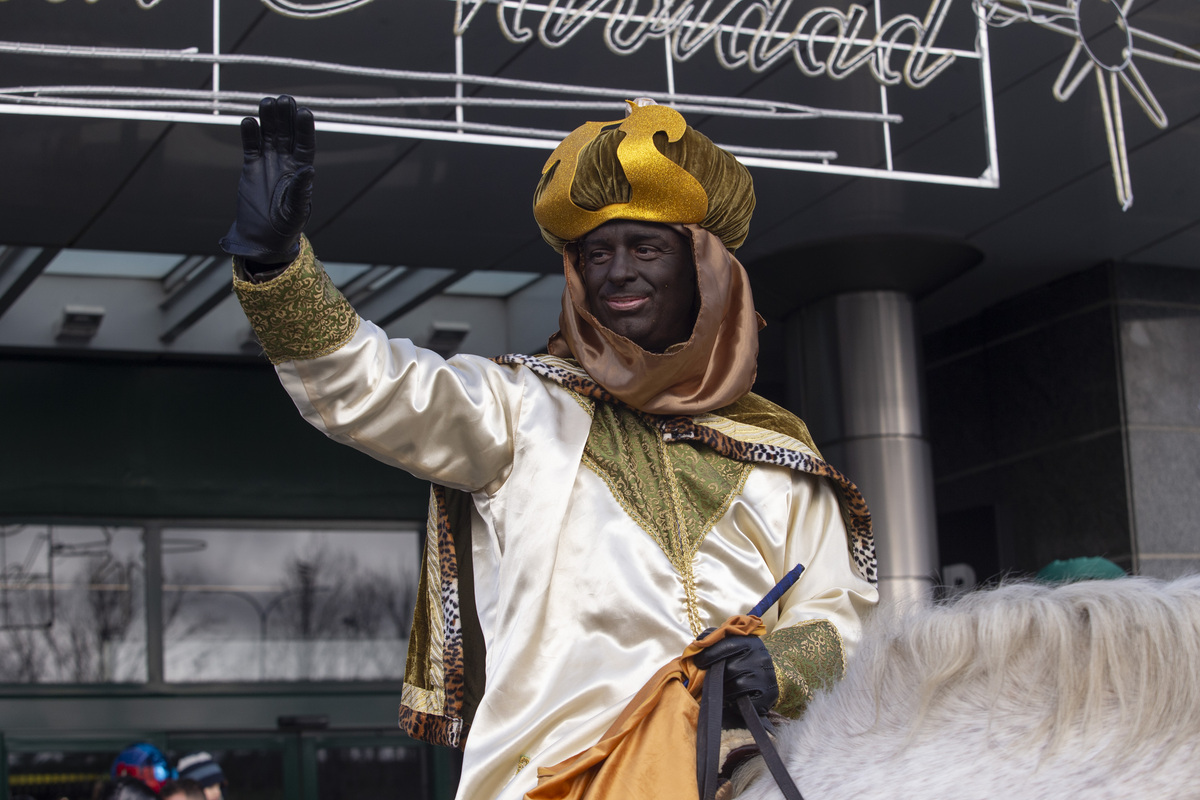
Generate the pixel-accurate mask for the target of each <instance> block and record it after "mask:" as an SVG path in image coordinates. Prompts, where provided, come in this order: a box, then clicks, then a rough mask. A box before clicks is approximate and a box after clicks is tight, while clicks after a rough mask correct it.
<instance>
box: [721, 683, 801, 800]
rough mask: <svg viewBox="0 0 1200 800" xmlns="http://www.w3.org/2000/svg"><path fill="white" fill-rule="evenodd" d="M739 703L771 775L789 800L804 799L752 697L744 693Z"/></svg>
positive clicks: (739, 708)
mask: <svg viewBox="0 0 1200 800" xmlns="http://www.w3.org/2000/svg"><path fill="white" fill-rule="evenodd" d="M737 703H738V710H739V711H741V712H742V718H743V719H744V720H745V722H746V727H747V728H749V729H750V735H751V736H753V737H754V741H755V743H757V744H758V750H759V752H760V753H761V754H762V757H763V760H765V761H766V762H767V768H768V769H770V770H771V775H772V776H773V777H774V778H775V783H776V784H778V785H779V790H780V791H781V792H783V796H784V797H785V798H787V800H804V795H802V794H800V788H799V787H798V786H796V782H795V781H794V780H792V776H791V775H789V774H788V771H787V767H785V766H784V765H783V759H782V758H780V757H779V751H778V750H776V749H775V743H774V742H772V741H771V737H770V736H769V735H768V734H767V730H766V728H764V727H763V724H762V720H761V719H759V717H758V714H757V713H755V711H754V706H752V705H751V704H750V698H749V697H746V696H744V695H743V696H742V697H739V698H738V701H737Z"/></svg>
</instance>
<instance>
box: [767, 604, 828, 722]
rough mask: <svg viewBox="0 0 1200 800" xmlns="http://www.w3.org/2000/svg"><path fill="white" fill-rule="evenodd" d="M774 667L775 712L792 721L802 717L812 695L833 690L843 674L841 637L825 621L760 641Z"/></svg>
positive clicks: (776, 634) (794, 627) (780, 632)
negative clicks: (829, 689)
mask: <svg viewBox="0 0 1200 800" xmlns="http://www.w3.org/2000/svg"><path fill="white" fill-rule="evenodd" d="M763 644H765V645H766V646H767V652H768V653H770V654H771V663H772V664H773V665H774V666H775V680H776V681H777V682H778V684H779V702H778V703H776V704H775V711H777V712H779V713H780V714H782V715H783V716H785V717H791V718H793V719H795V718H796V717H799V716H800V715H801V714H802V713H804V709H806V708H807V707H808V703H809V701H811V700H812V698H813V693H814V692H816V691H817V690H819V689H824V688H827V687H829V686H832V685H833V684H834V683H836V682H837V681H840V680H841V679H842V675H843V674H844V673H845V671H846V648H845V646H844V645H843V644H842V635H841V634H840V633H838V629H837V628H836V627H834V625H833V623H832V622H830V621H829V620H827V619H813V620H808V621H807V622H801V623H799V624H798V625H793V626H792V627H790V628H782V629H779V630H775V631H771V632H770V633H768V634H767V635H766V636H764V637H763Z"/></svg>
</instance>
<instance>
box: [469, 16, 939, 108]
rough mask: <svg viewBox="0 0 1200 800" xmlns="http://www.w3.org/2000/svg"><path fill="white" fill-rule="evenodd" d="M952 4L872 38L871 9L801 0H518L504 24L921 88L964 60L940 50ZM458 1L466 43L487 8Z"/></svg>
mask: <svg viewBox="0 0 1200 800" xmlns="http://www.w3.org/2000/svg"><path fill="white" fill-rule="evenodd" d="M951 2H952V0H933V2H932V3H931V4H930V6H929V10H928V12H927V13H926V15H925V18H924V19H918V18H917V17H916V16H914V15H912V14H899V15H897V16H895V17H892V18H891V19H888V20H886V21H884V22H883V23H882V24H881V25H880V26H879V28H878V30H877V31H876V32H875V34H874V36H869V35H868V36H864V35H863V26H864V24H865V23H866V20H867V18H868V16H869V15H870V12H869V11H868V9H867V8H865V7H864V6H861V5H859V4H858V3H854V4H852V5H851V6H850V7H849V9H848V10H846V11H842V10H840V9H837V8H832V7H829V6H820V7H818V8H812V9H809V10H807V11H805V10H804V9H802V8H800V7H799V4H798V3H796V2H794V0H728V1H727V2H726V3H725V4H724V5H719V4H718V3H716V2H714V0H704V1H703V4H702V5H701V4H700V2H699V0H685V2H684V3H683V4H682V5H679V6H678V7H672V6H671V5H670V4H669V3H666V2H663V0H651V6H650V8H649V9H647V10H645V11H640V10H639V9H638V4H639V0H583V2H582V3H579V2H576V0H565V2H564V1H560V0H550V2H549V3H548V4H545V5H539V4H536V3H531V2H530V0H516V1H515V2H508V1H506V2H501V3H499V4H498V7H497V10H496V17H497V20H498V22H499V25H500V29H501V31H502V32H503V34H504V35H505V36H506V37H507V38H508V39H509V40H510V41H512V42H514V43H523V42H527V41H529V40H530V39H531V38H532V37H533V36H534V32H535V27H536V33H537V37H538V40H539V41H541V43H542V44H544V45H546V46H547V47H562V46H563V45H564V44H566V43H567V42H569V41H571V39H573V38H574V37H575V36H576V35H578V34H579V33H580V32H581V31H582V30H584V29H585V28H586V27H588V25H589V24H591V23H592V22H593V21H594V20H597V19H602V20H604V21H605V24H604V43H605V44H606V45H607V46H608V48H609V49H610V50H611V51H613V52H614V53H617V54H619V55H628V54H629V53H633V52H634V51H636V50H638V49H639V48H641V47H642V46H643V45H644V44H646V43H647V42H648V41H651V40H666V41H667V42H668V45H669V47H670V53H671V55H672V57H673V58H674V59H675V60H677V61H686V60H688V59H690V58H691V57H692V56H694V55H695V54H696V53H697V52H698V51H699V50H700V49H701V48H702V47H704V46H706V45H708V44H710V43H711V44H712V45H713V47H714V50H715V51H716V56H717V59H718V61H719V62H720V63H721V66H723V67H725V68H726V69H737V68H739V67H742V66H747V67H748V68H749V69H750V70H752V71H754V72H761V71H764V70H766V69H769V68H770V67H772V66H773V65H774V64H775V63H777V62H778V61H779V60H780V59H784V58H787V57H789V56H790V57H791V58H792V59H793V60H794V61H795V63H796V66H797V67H798V68H799V69H800V71H801V72H803V73H804V74H805V75H808V76H810V77H818V76H821V75H827V76H829V77H830V78H835V79H841V78H845V77H846V76H847V75H850V74H851V73H853V72H855V71H856V70H858V69H859V68H861V67H863V66H864V65H865V66H867V67H868V68H869V69H870V71H871V73H872V74H873V75H874V77H875V79H876V80H877V81H879V82H880V83H882V84H885V85H888V86H892V85H895V84H898V83H899V82H900V81H901V80H904V82H905V83H906V84H908V85H909V86H911V87H912V88H914V89H919V88H921V87H923V86H926V85H928V84H929V82H930V81H932V80H933V79H934V78H936V77H937V76H938V75H939V74H940V73H941V72H942V71H943V70H945V69H946V68H947V67H949V66H950V65H951V64H952V63H954V60H955V54H954V53H953V52H952V51H949V50H946V49H945V48H942V49H941V51H940V52H938V50H937V48H935V44H934V43H935V40H936V39H937V36H938V33H939V32H940V31H941V28H942V23H943V21H944V20H945V18H946V12H947V11H948V10H949V9H950V5H951ZM457 4H458V13H457V19H458V20H459V22H458V23H457V24H456V26H455V31H454V32H455V35H456V36H461V35H462V34H463V33H464V32H466V30H467V28H468V27H469V26H470V24H471V21H472V20H473V18H474V17H475V15H476V14H478V13H479V10H480V8H481V7H482V5H483V3H482V2H481V0H457ZM531 18H532V19H531ZM896 51H907V56H906V57H905V60H904V64H903V67H901V68H899V69H898V68H897V67H896V66H894V62H893V58H894V57H895V54H896ZM935 53H937V54H936V55H934V54H935Z"/></svg>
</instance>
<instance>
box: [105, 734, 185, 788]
mask: <svg viewBox="0 0 1200 800" xmlns="http://www.w3.org/2000/svg"><path fill="white" fill-rule="evenodd" d="M111 773H112V777H113V778H120V777H121V776H122V775H129V776H132V777H134V778H137V779H138V780H140V781H142V782H143V783H145V784H146V785H147V786H149V787H150V788H151V789H153V790H154V791H156V792H157V791H158V790H159V789H161V788H162V785H163V784H164V783H165V782H167V781H168V780H170V779H171V778H174V777H175V770H173V769H171V767H170V766H169V765H168V764H167V757H166V756H164V755H163V754H162V751H161V750H159V749H158V748H157V747H155V746H154V745H152V744H148V743H146V742H138V743H137V744H131V745H130V746H129V747H126V748H125V749H124V750H122V751H121V752H120V753H119V754H118V755H117V758H116V760H115V761H113V764H112V770H111Z"/></svg>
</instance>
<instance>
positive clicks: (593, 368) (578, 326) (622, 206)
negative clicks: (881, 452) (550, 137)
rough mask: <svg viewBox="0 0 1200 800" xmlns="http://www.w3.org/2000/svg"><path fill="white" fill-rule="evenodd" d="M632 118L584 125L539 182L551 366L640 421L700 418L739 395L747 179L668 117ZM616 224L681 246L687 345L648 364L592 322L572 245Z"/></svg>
mask: <svg viewBox="0 0 1200 800" xmlns="http://www.w3.org/2000/svg"><path fill="white" fill-rule="evenodd" d="M630 105H631V106H633V108H632V111H631V113H630V115H629V117H628V118H626V119H625V121H624V122H589V123H586V124H585V125H583V126H581V127H580V128H577V129H576V130H575V131H574V132H573V133H571V135H569V136H568V137H567V138H566V139H564V140H563V142H562V143H561V144H560V145H559V146H558V148H557V149H556V150H555V151H554V153H553V154H552V155H551V156H550V159H549V160H548V161H547V162H546V166H545V168H544V169H543V171H542V180H541V182H540V183H539V184H538V188H537V192H536V193H535V194H534V206H533V209H534V211H533V213H534V217H535V218H536V219H537V222H538V225H539V226H541V229H542V237H543V238H544V239H545V240H546V241H547V242H549V243H550V245H551V246H552V247H554V249H556V250H558V251H559V252H560V253H562V254H563V273H564V275H565V276H566V279H567V286H566V288H565V290H564V291H563V298H562V313H561V314H560V315H559V319H558V324H559V332H558V333H556V334H554V335H553V336H552V337H550V342H549V343H548V345H547V349H548V350H549V352H550V353H551V354H552V355H556V356H560V357H563V358H570V357H573V358H575V359H576V360H577V361H578V362H579V363H580V365H581V366H582V367H583V368H584V369H585V370H587V372H588V374H589V375H591V376H592V378H593V379H595V380H596V382H597V383H599V384H600V385H601V386H603V387H604V388H605V389H607V390H608V391H609V392H611V393H612V394H613V396H614V397H616V398H617V399H619V400H621V401H622V402H624V403H626V404H627V405H630V406H632V407H633V408H636V409H639V410H641V411H646V412H649V413H651V414H700V413H704V412H707V411H712V410H714V409H717V408H721V407H723V406H726V405H729V404H730V403H733V402H735V401H736V400H738V399H739V398H741V397H742V396H743V395H744V394H746V393H747V392H749V391H750V388H751V386H753V385H754V377H755V374H756V372H757V369H758V329H759V328H760V327H761V326H762V318H761V317H759V316H758V314H757V313H755V311H754V299H753V297H752V296H751V293H750V279H749V277H748V276H747V275H746V271H745V269H744V268H743V267H742V265H741V264H740V263H739V262H738V260H737V259H736V258H734V256H733V252H732V251H733V250H734V249H735V248H737V247H738V246H739V245H741V244H742V242H743V241H745V239H746V233H747V231H748V230H749V227H750V215H751V213H752V212H753V211H754V184H753V181H751V179H750V173H749V172H748V171H747V170H746V168H745V167H744V166H742V165H741V164H740V163H738V161H737V159H735V158H734V157H733V156H732V155H731V154H729V153H727V152H725V151H724V150H722V149H721V148H719V147H717V146H716V145H715V144H713V143H712V142H711V141H710V140H709V139H708V137H706V136H704V135H702V134H700V133H697V132H696V131H694V130H692V129H691V128H690V127H688V125H687V123H686V122H685V121H684V119H683V117H682V116H681V115H680V114H679V112H678V111H675V110H674V109H671V108H668V107H667V106H657V105H649V106H637V105H634V104H632V103H631V104H630ZM615 219H628V220H635V221H638V222H654V223H659V224H665V225H671V226H672V227H673V228H675V229H676V231H678V232H679V233H680V234H682V235H684V236H686V237H687V238H688V239H689V240H690V241H691V247H692V260H693V263H694V264H695V267H696V288H697V291H698V293H699V296H700V306H699V311H698V313H697V316H696V324H695V326H694V328H693V330H692V335H691V336H690V337H689V338H688V339H687V341H685V342H680V343H678V344H675V345H673V346H671V347H669V348H667V350H666V351H665V352H663V353H650V352H647V351H646V350H643V349H642V348H641V347H639V346H638V345H637V344H636V343H634V342H632V341H630V340H629V339H626V338H625V337H624V336H621V335H619V334H617V333H614V332H613V331H611V330H609V329H608V328H606V327H604V326H603V325H602V324H601V323H600V322H599V320H597V319H596V317H595V316H594V315H593V314H592V312H591V309H590V306H589V301H588V297H587V290H586V289H585V287H584V284H583V281H582V279H581V278H580V275H579V270H578V259H579V253H578V248H577V247H575V245H574V243H575V242H576V241H577V240H578V239H580V238H581V237H582V236H584V235H585V234H587V233H588V232H589V231H592V230H594V229H595V228H598V227H600V226H601V225H603V224H605V223H606V222H609V221H611V220H615Z"/></svg>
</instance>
